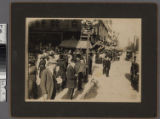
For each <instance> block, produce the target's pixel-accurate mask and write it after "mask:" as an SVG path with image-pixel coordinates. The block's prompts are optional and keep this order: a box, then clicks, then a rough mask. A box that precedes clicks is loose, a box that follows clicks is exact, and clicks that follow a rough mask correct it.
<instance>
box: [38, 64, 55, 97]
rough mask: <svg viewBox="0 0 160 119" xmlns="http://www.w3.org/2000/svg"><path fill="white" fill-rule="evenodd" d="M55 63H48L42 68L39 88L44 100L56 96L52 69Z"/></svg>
mask: <svg viewBox="0 0 160 119" xmlns="http://www.w3.org/2000/svg"><path fill="white" fill-rule="evenodd" d="M55 66H56V64H48V67H47V68H46V69H44V70H43V72H42V76H41V82H40V89H41V93H42V96H41V98H43V99H44V100H46V99H54V98H55V96H56V78H55V75H54V73H53V69H54V68H55Z"/></svg>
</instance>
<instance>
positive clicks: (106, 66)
mask: <svg viewBox="0 0 160 119" xmlns="http://www.w3.org/2000/svg"><path fill="white" fill-rule="evenodd" d="M104 60H105V61H104V71H105V74H106V77H108V76H109V70H110V67H111V60H110V58H109V57H108V56H107V55H106V56H105V59H104Z"/></svg>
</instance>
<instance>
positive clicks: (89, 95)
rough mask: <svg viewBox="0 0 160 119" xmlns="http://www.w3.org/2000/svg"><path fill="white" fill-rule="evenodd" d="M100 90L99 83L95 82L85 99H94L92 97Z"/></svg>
mask: <svg viewBox="0 0 160 119" xmlns="http://www.w3.org/2000/svg"><path fill="white" fill-rule="evenodd" d="M97 90H98V85H97V84H94V85H93V86H92V87H91V88H90V90H89V91H88V92H87V93H86V94H85V96H84V99H92V98H95V97H96V96H97V94H98V92H97Z"/></svg>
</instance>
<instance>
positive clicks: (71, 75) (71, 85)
mask: <svg viewBox="0 0 160 119" xmlns="http://www.w3.org/2000/svg"><path fill="white" fill-rule="evenodd" d="M74 67H75V63H74V61H73V59H72V56H71V57H69V59H68V66H67V71H66V76H67V88H68V94H69V96H70V99H73V93H74V89H75V88H76V85H77V81H76V77H75V68H74Z"/></svg>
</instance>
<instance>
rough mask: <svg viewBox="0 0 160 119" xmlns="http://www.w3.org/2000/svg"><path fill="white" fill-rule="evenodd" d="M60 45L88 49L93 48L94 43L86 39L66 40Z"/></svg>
mask: <svg viewBox="0 0 160 119" xmlns="http://www.w3.org/2000/svg"><path fill="white" fill-rule="evenodd" d="M59 46H60V47H64V48H78V49H87V47H88V48H92V45H91V43H90V42H87V41H86V40H79V41H77V40H64V41H62V42H61V44H60V45H59Z"/></svg>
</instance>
